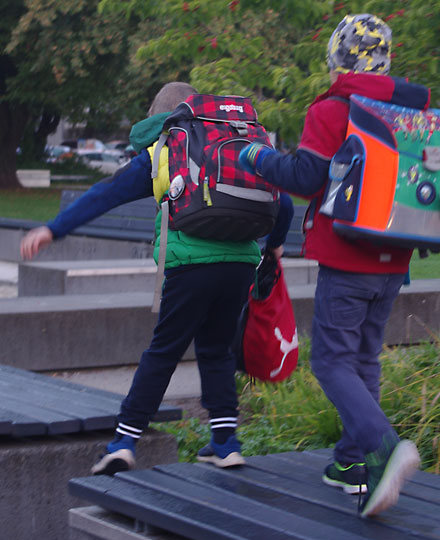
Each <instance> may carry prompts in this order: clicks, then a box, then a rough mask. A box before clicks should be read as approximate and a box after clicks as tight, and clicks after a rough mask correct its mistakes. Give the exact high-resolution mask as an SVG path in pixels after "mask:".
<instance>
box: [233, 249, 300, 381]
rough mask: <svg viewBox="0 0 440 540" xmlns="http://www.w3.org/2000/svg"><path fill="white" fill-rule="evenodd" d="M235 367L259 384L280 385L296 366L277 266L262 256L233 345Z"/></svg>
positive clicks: (291, 323) (288, 306)
mask: <svg viewBox="0 0 440 540" xmlns="http://www.w3.org/2000/svg"><path fill="white" fill-rule="evenodd" d="M235 353H236V356H237V367H238V369H240V370H241V371H244V372H246V373H248V374H249V375H250V376H251V377H255V378H257V379H259V380H260V381H270V382H276V381H282V380H284V379H286V378H287V377H288V376H289V375H290V374H291V373H292V372H293V371H294V370H295V368H296V366H297V363H298V334H297V329H296V322H295V315H294V312H293V307H292V302H291V300H290V297H289V293H288V290H287V286H286V282H285V280H284V273H283V268H282V266H281V263H280V262H279V261H275V259H274V258H273V257H269V256H265V257H264V258H263V261H262V263H261V264H260V266H259V267H258V270H257V278H256V280H255V283H254V284H253V285H252V286H251V288H250V290H249V298H248V302H247V304H246V305H245V307H244V309H243V312H242V316H241V320H240V323H239V331H238V335H237V339H236V342H235Z"/></svg>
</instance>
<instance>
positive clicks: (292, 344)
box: [270, 326, 298, 377]
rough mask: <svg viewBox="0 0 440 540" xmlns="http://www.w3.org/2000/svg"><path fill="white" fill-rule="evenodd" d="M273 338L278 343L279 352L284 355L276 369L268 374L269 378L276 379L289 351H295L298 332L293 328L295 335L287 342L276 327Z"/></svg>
mask: <svg viewBox="0 0 440 540" xmlns="http://www.w3.org/2000/svg"><path fill="white" fill-rule="evenodd" d="M274 334H275V337H276V338H277V339H278V341H279V342H280V351H281V352H282V353H284V356H283V358H282V359H281V364H280V365H279V367H278V368H277V369H273V370H272V371H271V372H270V376H271V377H276V376H277V375H278V373H280V371H281V370H282V369H283V365H284V360H285V359H286V356H287V355H288V354H289V353H290V351H293V349H296V348H297V347H298V332H297V329H296V328H295V334H294V335H293V337H292V341H287V339H285V338H283V334H282V333H281V330H280V329H279V328H278V326H276V327H275V331H274Z"/></svg>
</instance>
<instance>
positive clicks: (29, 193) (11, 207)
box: [0, 188, 61, 221]
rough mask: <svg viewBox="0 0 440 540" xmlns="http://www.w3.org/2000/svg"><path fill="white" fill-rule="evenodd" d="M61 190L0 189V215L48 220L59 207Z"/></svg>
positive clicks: (54, 214)
mask: <svg viewBox="0 0 440 540" xmlns="http://www.w3.org/2000/svg"><path fill="white" fill-rule="evenodd" d="M60 196H61V190H60V189H56V188H28V189H16V190H9V189H8V190H5V189H4V190H1V191H0V216H2V217H8V218H20V219H32V220H36V221H48V220H49V219H52V218H54V217H55V216H56V215H57V213H58V210H59V207H60Z"/></svg>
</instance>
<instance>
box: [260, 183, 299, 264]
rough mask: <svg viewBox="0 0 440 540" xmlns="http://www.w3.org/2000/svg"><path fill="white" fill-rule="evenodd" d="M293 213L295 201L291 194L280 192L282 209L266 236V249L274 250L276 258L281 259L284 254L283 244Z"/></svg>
mask: <svg viewBox="0 0 440 540" xmlns="http://www.w3.org/2000/svg"><path fill="white" fill-rule="evenodd" d="M293 214H294V210H293V203H292V199H291V198H290V195H288V194H287V193H280V211H279V212H278V216H277V220H276V222H275V225H274V228H273V229H272V231H271V233H270V234H269V235H268V236H267V238H266V249H269V250H270V251H272V253H273V254H274V256H275V258H276V259H279V258H280V257H281V256H282V254H283V244H284V242H285V241H286V237H287V233H288V232H289V228H290V224H291V222H292V218H293Z"/></svg>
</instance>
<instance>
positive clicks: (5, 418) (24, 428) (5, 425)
mask: <svg viewBox="0 0 440 540" xmlns="http://www.w3.org/2000/svg"><path fill="white" fill-rule="evenodd" d="M12 418H13V419H14V420H12ZM46 433H47V426H46V423H45V422H40V421H38V420H35V418H30V417H29V416H24V415H21V414H18V412H17V411H11V410H10V409H7V408H3V407H0V435H9V436H11V437H24V436H31V437H34V436H37V435H45V434H46Z"/></svg>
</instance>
